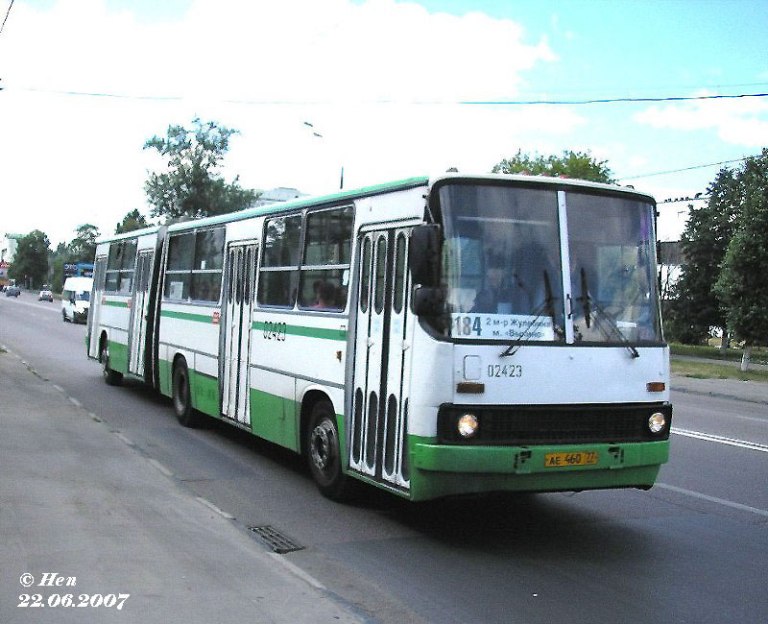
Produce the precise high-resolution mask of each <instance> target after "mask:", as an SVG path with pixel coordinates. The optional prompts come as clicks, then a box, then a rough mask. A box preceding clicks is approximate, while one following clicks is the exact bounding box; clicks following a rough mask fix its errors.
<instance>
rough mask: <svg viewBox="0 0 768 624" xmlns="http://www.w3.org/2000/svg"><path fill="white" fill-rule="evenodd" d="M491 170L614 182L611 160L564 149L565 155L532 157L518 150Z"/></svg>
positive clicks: (493, 171)
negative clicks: (609, 163)
mask: <svg viewBox="0 0 768 624" xmlns="http://www.w3.org/2000/svg"><path fill="white" fill-rule="evenodd" d="M491 172H492V173H524V174H528V175H544V176H551V177H559V178H576V179H579V180H591V181H592V182H604V183H606V184H613V183H614V182H615V181H616V180H615V179H614V178H613V175H612V173H611V170H610V168H609V167H608V161H606V160H595V159H594V158H593V157H592V155H591V154H590V153H589V152H574V151H572V150H565V151H564V152H563V155H562V156H555V155H550V156H540V155H538V154H537V155H536V156H533V157H532V156H529V155H528V154H523V152H522V150H518V151H517V154H515V155H514V156H513V157H512V158H505V159H504V160H502V161H501V162H500V163H497V164H496V165H494V167H493V169H492V170H491Z"/></svg>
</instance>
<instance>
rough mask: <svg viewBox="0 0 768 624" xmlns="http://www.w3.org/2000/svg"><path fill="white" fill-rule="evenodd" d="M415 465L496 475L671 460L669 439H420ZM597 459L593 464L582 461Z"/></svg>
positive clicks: (609, 467) (415, 448) (623, 466)
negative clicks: (478, 442) (476, 442)
mask: <svg viewBox="0 0 768 624" xmlns="http://www.w3.org/2000/svg"><path fill="white" fill-rule="evenodd" d="M412 458H413V466H414V467H415V468H417V469H419V470H425V471H430V472H464V473H467V472H469V473H496V474H518V475H525V474H532V473H545V474H552V473H560V472H571V471H579V472H582V471H592V470H621V469H626V468H634V467H638V466H652V465H660V464H663V463H665V462H666V461H667V460H668V459H669V441H668V440H664V441H660V442H633V443H627V444H603V443H600V444H569V445H564V444H558V445H552V446H527V447H526V446H460V445H446V444H430V443H424V442H417V443H415V444H414V445H413V455H412ZM580 462H594V463H580Z"/></svg>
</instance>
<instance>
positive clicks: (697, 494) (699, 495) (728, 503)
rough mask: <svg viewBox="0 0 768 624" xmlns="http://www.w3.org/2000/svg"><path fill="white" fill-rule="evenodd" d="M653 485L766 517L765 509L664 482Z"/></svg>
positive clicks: (767, 515) (767, 512)
mask: <svg viewBox="0 0 768 624" xmlns="http://www.w3.org/2000/svg"><path fill="white" fill-rule="evenodd" d="M653 487H657V488H661V489H662V490H669V491H670V492H677V493H678V494H685V495H686V496H692V497H693V498H698V499H699V500H705V501H707V502H710V503H715V504H717V505H723V506H724V507H730V508H731V509H738V510H739V511H746V512H749V513H753V514H757V515H758V516H764V517H766V518H768V511H766V510H765V509H758V508H757V507H750V506H749V505H742V504H741V503H734V502H733V501H729V500H725V499H724V498H717V497H716V496H709V495H707V494H702V493H701V492H694V491H693V490H686V489H684V488H679V487H676V486H674V485H668V484H666V483H656V485H654V486H653Z"/></svg>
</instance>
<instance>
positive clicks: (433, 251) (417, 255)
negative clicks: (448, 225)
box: [408, 225, 440, 286]
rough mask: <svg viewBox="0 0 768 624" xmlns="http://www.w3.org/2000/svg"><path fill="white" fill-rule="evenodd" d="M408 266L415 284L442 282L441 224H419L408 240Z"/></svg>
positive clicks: (426, 284) (427, 284) (435, 284)
mask: <svg viewBox="0 0 768 624" xmlns="http://www.w3.org/2000/svg"><path fill="white" fill-rule="evenodd" d="M408 267H409V268H410V269H411V277H412V281H413V283H414V284H421V285H422V286H437V285H438V284H439V283H440V226H439V225H419V226H416V227H415V228H413V231H412V232H411V238H410V240H409V241H408Z"/></svg>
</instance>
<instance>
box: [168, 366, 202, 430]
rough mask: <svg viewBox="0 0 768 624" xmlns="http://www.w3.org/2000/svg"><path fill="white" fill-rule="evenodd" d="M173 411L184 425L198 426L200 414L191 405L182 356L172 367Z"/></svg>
mask: <svg viewBox="0 0 768 624" xmlns="http://www.w3.org/2000/svg"><path fill="white" fill-rule="evenodd" d="M173 411H174V412H175V413H176V418H178V420H179V422H180V423H181V424H182V425H184V426H185V427H198V426H200V424H201V423H200V421H201V418H200V414H199V413H198V412H196V411H195V410H194V409H193V407H192V394H191V392H190V389H189V369H188V368H187V362H186V361H185V360H184V358H181V359H180V360H179V361H178V362H177V364H176V366H175V367H174V368H173Z"/></svg>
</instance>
